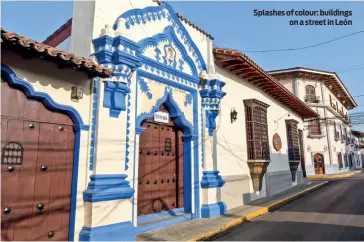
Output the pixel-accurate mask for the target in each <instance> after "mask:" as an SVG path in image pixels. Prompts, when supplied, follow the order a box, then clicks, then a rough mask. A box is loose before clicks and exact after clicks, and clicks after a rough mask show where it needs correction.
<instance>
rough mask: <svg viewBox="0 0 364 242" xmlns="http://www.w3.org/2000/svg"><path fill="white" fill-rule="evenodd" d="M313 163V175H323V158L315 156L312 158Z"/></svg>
mask: <svg viewBox="0 0 364 242" xmlns="http://www.w3.org/2000/svg"><path fill="white" fill-rule="evenodd" d="M313 162H314V166H315V174H325V162H324V157H323V155H321V154H318V153H317V154H315V155H314V156H313Z"/></svg>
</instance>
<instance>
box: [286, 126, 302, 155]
mask: <svg viewBox="0 0 364 242" xmlns="http://www.w3.org/2000/svg"><path fill="white" fill-rule="evenodd" d="M297 123H298V122H297V121H296V120H293V119H290V120H286V129H287V143H288V160H290V161H299V160H301V154H300V143H299V136H298V129H297Z"/></svg>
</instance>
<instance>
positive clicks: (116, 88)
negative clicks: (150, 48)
mask: <svg viewBox="0 0 364 242" xmlns="http://www.w3.org/2000/svg"><path fill="white" fill-rule="evenodd" d="M92 43H93V45H94V48H95V53H93V55H94V56H96V58H97V61H98V63H99V64H103V65H104V66H105V67H108V68H110V69H112V70H113V72H114V76H113V77H111V78H109V79H106V80H105V81H104V82H105V86H104V101H103V107H105V108H109V109H110V111H109V116H110V117H113V118H118V117H119V115H120V113H121V111H125V110H126V100H125V99H126V96H127V95H128V94H129V93H130V88H129V86H130V77H131V75H132V73H133V71H135V70H136V69H137V68H139V67H140V66H141V58H140V57H139V55H140V47H139V45H138V44H137V43H135V42H134V41H132V40H129V39H127V38H125V37H123V36H121V35H118V36H116V37H111V36H108V35H104V36H101V37H99V38H96V39H94V40H93V41H92Z"/></svg>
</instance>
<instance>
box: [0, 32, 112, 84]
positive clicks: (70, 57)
mask: <svg viewBox="0 0 364 242" xmlns="http://www.w3.org/2000/svg"><path fill="white" fill-rule="evenodd" d="M0 30H1V43H2V47H5V48H8V49H12V50H16V51H19V52H22V53H24V54H25V53H31V54H32V55H34V56H37V57H40V58H44V59H47V60H50V61H54V62H58V63H60V64H66V65H69V66H70V67H73V68H74V69H80V70H82V71H84V72H87V73H89V74H90V75H91V76H99V77H109V76H111V75H113V72H112V71H111V70H110V69H107V68H105V67H103V66H101V65H98V64H96V63H95V62H93V61H92V60H91V59H87V58H84V57H79V56H75V55H74V54H72V53H69V52H65V51H62V50H58V49H56V48H54V47H52V46H49V45H45V44H43V43H39V42H37V41H35V40H32V39H28V38H25V37H23V36H20V35H18V34H16V33H11V32H7V31H5V30H4V29H2V28H0Z"/></svg>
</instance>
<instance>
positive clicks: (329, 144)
mask: <svg viewBox="0 0 364 242" xmlns="http://www.w3.org/2000/svg"><path fill="white" fill-rule="evenodd" d="M320 86H321V96H322V104H325V101H326V100H325V95H324V94H325V93H324V89H323V87H322V82H320ZM326 111H327V110H326V108H324V115H325V126H326V136H327V145H328V147H327V148H328V150H329V157H330V165H332V154H331V140H330V136H329V130H328V125H327V113H326Z"/></svg>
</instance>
